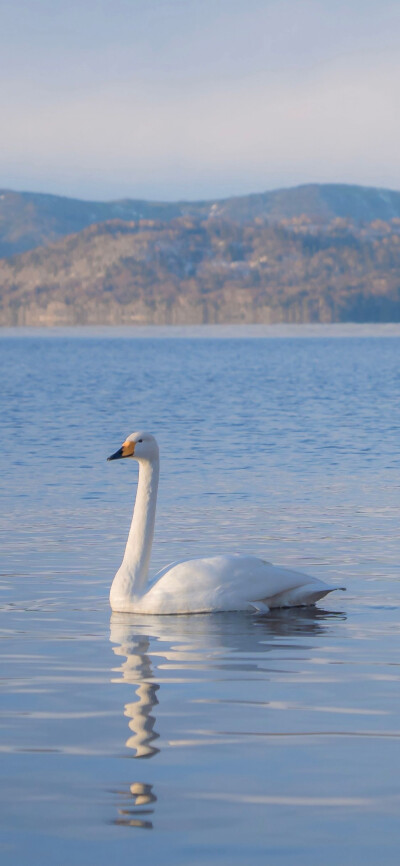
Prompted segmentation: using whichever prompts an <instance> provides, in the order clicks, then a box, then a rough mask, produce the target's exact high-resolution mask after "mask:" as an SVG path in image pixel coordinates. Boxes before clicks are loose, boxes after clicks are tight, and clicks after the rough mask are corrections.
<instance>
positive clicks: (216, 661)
mask: <svg viewBox="0 0 400 866" xmlns="http://www.w3.org/2000/svg"><path fill="white" fill-rule="evenodd" d="M345 618H346V617H345V615H344V614H343V613H337V612H334V611H325V610H322V609H321V608H313V607H309V608H289V609H282V610H275V611H271V612H270V613H269V614H267V615H266V616H256V615H252V614H246V613H244V614H243V613H222V614H198V615H191V616H166V617H154V616H141V615H140V614H121V613H113V614H112V616H111V622H110V626H111V631H110V641H111V643H113V644H115V646H114V647H113V652H114V653H115V655H116V656H120V657H122V658H124V659H125V661H123V662H122V664H121V666H120V667H118V668H114V672H115V674H118V676H114V677H113V678H112V682H115V683H121V682H123V683H131V684H132V685H133V686H135V687H136V688H135V694H136V700H134V701H132V702H130V703H128V704H125V707H124V715H125V716H126V717H127V718H128V719H129V722H128V726H129V728H130V731H131V734H130V736H129V737H128V739H127V740H126V742H125V745H126V747H127V748H128V749H129V750H131V757H133V758H140V759H141V758H152V757H154V756H155V755H157V753H158V752H159V751H160V749H159V748H158V747H157V746H156V745H155V744H156V742H157V740H158V739H159V737H160V734H159V733H158V732H157V731H156V715H155V708H156V707H157V705H158V697H157V692H158V690H159V689H160V683H158V682H156V681H155V680H154V671H153V665H154V667H155V669H156V670H157V669H158V666H159V667H160V668H161V667H162V668H163V670H162V671H161V670H160V674H161V678H162V677H163V676H164V677H165V676H166V673H165V672H166V670H168V664H171V665H173V668H174V678H175V681H176V678H177V676H179V670H180V669H181V670H182V672H183V676H184V679H185V680H186V677H187V674H188V670H190V669H192V670H193V671H196V670H197V671H199V670H205V671H212V670H214V671H215V670H218V669H223V670H224V671H225V672H226V671H229V670H232V671H240V670H242V671H244V670H245V671H246V672H249V673H250V672H252V671H253V672H256V671H259V672H260V671H266V672H268V653H269V652H270V651H271V650H276V649H278V648H279V649H280V650H282V657H281V660H280V661H281V662H282V661H284V654H285V650H286V649H288V650H290V652H291V653H292V652H293V650H296V648H297V649H299V650H301V651H304V649H307V647H306V645H305V644H304V638H307V637H308V636H309V637H315V636H318V635H321V636H322V635H324V633H325V632H326V630H327V628H328V625H329V624H330V623H331V622H332V619H340V620H343V619H345ZM296 637H298V638H299V644H298V646H296V643H293V638H296ZM285 638H287V639H288V638H290V639H291V640H290V643H288V644H287V647H285V644H282V643H279V644H277V639H285ZM241 654H243V655H244V658H243V659H241V658H240V655H241ZM150 656H151V657H152V659H153V662H152V660H151V658H150ZM252 656H253V657H252ZM275 665H276V658H275V662H274V668H273V670H275V671H276V667H275ZM165 746H166V747H168V742H166V743H164V747H165ZM115 793H117V794H118V796H119V797H121V799H122V800H123V802H121V803H120V805H119V807H118V818H116V819H115V820H114V823H115V824H118V825H123V826H129V827H141V828H143V829H152V827H153V824H152V822H151V820H149V817H148V816H150V815H151V814H153V812H154V809H153V808H149V807H152V806H153V804H154V803H155V802H156V801H157V796H156V794H155V793H154V791H153V786H152V785H151V784H149V783H145V782H138V781H135V782H132V783H130V784H128V785H127V786H126V787H125V788H124V789H123V790H118V791H116V792H115Z"/></svg>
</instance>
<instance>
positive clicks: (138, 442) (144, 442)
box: [107, 433, 158, 461]
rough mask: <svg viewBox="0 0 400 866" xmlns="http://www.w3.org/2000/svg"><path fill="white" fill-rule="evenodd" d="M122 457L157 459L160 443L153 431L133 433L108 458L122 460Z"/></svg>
mask: <svg viewBox="0 0 400 866" xmlns="http://www.w3.org/2000/svg"><path fill="white" fill-rule="evenodd" d="M122 457H132V458H133V460H150V461H152V460H155V459H156V458H157V457H158V445H157V442H156V440H155V438H154V436H152V435H151V433H131V435H130V436H128V438H127V439H125V442H124V443H123V445H121V448H118V451H116V452H115V454H111V456H110V457H108V458H107V459H108V460H121V459H122Z"/></svg>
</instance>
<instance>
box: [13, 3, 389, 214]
mask: <svg viewBox="0 0 400 866" xmlns="http://www.w3.org/2000/svg"><path fill="white" fill-rule="evenodd" d="M0 10H1V15H0V69H1V76H2V85H3V86H2V88H1V93H0V112H1V126H2V132H1V139H0V141H1V144H0V186H3V187H8V188H15V189H27V190H37V191H47V192H54V193H60V194H64V195H72V196H79V197H84V198H95V199H105V198H119V197H124V196H130V197H143V198H159V199H175V198H212V197H222V196H228V195H232V194H242V193H246V192H251V191H262V190H265V189H272V188H276V187H279V186H291V185H293V184H298V183H306V182H309V181H324V182H339V181H343V182H347V183H360V184H365V185H377V186H387V187H391V188H394V189H399V188H400V158H399V140H400V106H399V95H398V94H399V81H400V3H399V2H398V0H396V2H393V0H380V2H379V3H378V2H377V0H373V2H372V0H347V2H344V0H80V2H77V0H69V2H68V3H67V2H65V0H63V2H60V0H13V2H12V3H11V2H10V0H8V2H7V5H6V3H5V0H1V5H0Z"/></svg>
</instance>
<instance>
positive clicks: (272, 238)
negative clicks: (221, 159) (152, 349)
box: [0, 187, 400, 325]
mask: <svg viewBox="0 0 400 866" xmlns="http://www.w3.org/2000/svg"><path fill="white" fill-rule="evenodd" d="M342 189H344V188H342ZM350 189H351V190H354V189H355V188H350ZM304 190H307V193H305V192H304V195H307V196H308V195H311V193H310V187H307V188H305V187H304V188H303V191H304ZM292 192H293V194H294V197H293V198H292V199H291V201H292V203H293V201H294V199H295V198H296V194H297V193H296V191H292ZM322 193H323V194H322ZM276 195H277V194H276ZM344 195H345V194H344ZM346 195H347V193H346ZM369 195H371V196H372V193H371V192H369V193H368V196H369ZM391 195H392V196H393V198H392V199H391V198H389V199H385V198H383V199H382V210H384V211H385V213H386V212H387V211H388V210H389V213H390V214H391V215H392V213H393V209H394V204H395V196H396V195H398V194H394V193H393V194H391ZM313 196H315V197H316V199H317V203H318V206H320V207H321V208H322V203H324V207H325V209H326V210H325V216H324V217H323V218H322V217H321V218H320V219H317V217H316V210H315V211H314V215H313V218H312V219H311V218H310V217H307V216H302V217H297V216H295V217H291V218H289V217H285V219H284V220H281V222H275V219H276V217H275V216H274V218H273V220H271V221H269V220H268V219H260V217H259V216H258V219H257V218H256V219H255V220H253V221H252V222H242V220H241V219H239V217H238V216H236V219H234V217H233V216H232V215H231V216H230V218H229V219H228V218H227V215H226V212H224V213H223V218H221V216H216V215H214V211H215V209H214V211H213V216H212V218H208V219H206V218H205V217H204V216H203V217H199V216H196V217H194V218H193V217H192V216H180V217H178V218H171V217H170V218H169V219H168V220H167V219H165V214H164V215H163V216H164V218H163V219H162V220H155V219H152V220H144V219H142V220H134V221H133V220H132V221H125V220H122V219H114V220H111V221H106V222H101V223H98V224H96V225H91V226H89V227H87V228H85V229H83V230H82V231H80V232H78V233H75V234H71V235H69V236H68V237H65V238H63V239H61V240H59V241H57V242H56V243H52V244H50V245H49V246H47V247H40V248H38V249H35V250H33V251H30V252H25V253H22V254H19V255H15V256H13V257H11V258H4V259H2V260H0V301H1V306H0V324H2V325H15V324H17V325H40V324H43V325H55V324H69V325H73V324H120V323H136V324H144V323H154V324H168V323H171V324H189V323H201V322H221V323H222V322H246V323H249V322H279V321H284V322H331V321H359V322H360V321H361V322H362V321H400V219H399V217H396V216H395V217H394V218H392V216H391V218H390V220H385V221H383V220H377V219H375V220H374V221H373V222H371V223H364V222H363V223H360V224H356V223H355V222H352V221H350V220H348V219H342V218H334V219H330V220H328V218H327V216H326V213H327V211H328V208H329V207H330V208H331V209H333V208H334V207H335V208H336V209H339V208H340V206H343V205H340V202H341V201H343V200H342V199H341V193H339V192H338V190H337V188H336V194H335V195H334V194H333V190H332V189H329V190H328V192H326V188H324V190H323V191H322V192H321V190H320V188H317V189H316V190H315V189H314V192H313ZM324 196H325V197H324ZM330 196H331V197H330ZM335 196H336V197H335ZM368 196H366V198H363V197H362V196H361V199H362V206H361V205H360V206H358V205H357V197H356V196H355V194H354V197H353V193H351V194H349V196H348V198H347V199H346V201H347V202H349V201H352V202H353V205H354V212H356V211H357V213H358V214H360V213H361V212H362V213H363V214H365V213H366V212H367V208H368V207H372V204H371V201H373V203H374V206H375V204H376V203H377V202H379V201H380V199H379V195H378V193H377V192H376V191H375V197H374V196H372V198H371V199H370V198H368ZM256 198H257V199H260V198H262V197H256ZM247 199H248V201H249V200H250V199H252V197H247ZM233 201H234V200H232V199H230V200H229V202H230V204H229V206H230V207H231V206H232V207H233V204H232V202H233ZM238 201H239V202H241V205H243V200H242V199H241V200H238ZM302 201H303V202H304V199H302ZM257 206H258V204H257ZM293 206H294V205H293ZM299 206H300V205H299ZM249 207H250V205H249ZM279 207H282V205H281V204H280V205H279ZM286 207H288V205H287V204H286ZM315 208H317V205H315ZM252 212H254V210H253V211H252ZM271 212H273V213H274V214H276V213H277V212H278V204H277V201H275V204H274V208H273V210H272V211H271ZM271 212H270V213H271ZM242 213H243V211H242ZM286 213H287V211H286ZM360 219H361V218H360Z"/></svg>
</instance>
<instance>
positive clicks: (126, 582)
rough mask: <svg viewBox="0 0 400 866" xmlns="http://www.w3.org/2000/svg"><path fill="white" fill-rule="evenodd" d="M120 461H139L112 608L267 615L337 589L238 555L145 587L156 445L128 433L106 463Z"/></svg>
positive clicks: (201, 562) (193, 564)
mask: <svg viewBox="0 0 400 866" xmlns="http://www.w3.org/2000/svg"><path fill="white" fill-rule="evenodd" d="M122 457H131V458H133V459H135V460H138V462H139V482H138V489H137V494H136V501H135V508H134V512H133V517H132V524H131V528H130V531H129V536H128V541H127V545H126V549H125V554H124V558H123V561H122V564H121V567H120V568H119V570H118V571H117V574H116V575H115V578H114V580H113V583H112V586H111V592H110V604H111V607H112V609H113V610H115V611H119V612H121V613H122V612H125V613H143V614H174V613H175V614H176V613H207V612H212V611H224V610H225V611H228V610H230V611H233V610H260V611H268V610H269V609H270V608H272V607H296V606H299V605H308V604H315V602H316V601H318V599H320V598H323V596H324V595H327V593H328V592H332V591H333V590H334V589H338V588H339V587H330V586H327V584H326V583H323V582H322V581H321V580H318V579H317V578H314V577H309V576H308V575H306V574H302V573H301V572H299V571H291V570H289V569H285V568H278V567H276V566H274V565H272V564H271V563H270V562H266V561H264V560H263V559H258V558H257V557H256V556H246V555H242V554H240V553H234V554H225V555H221V556H212V557H209V558H206V559H187V560H182V561H179V562H174V563H171V564H170V565H168V566H167V567H166V568H164V569H162V571H160V572H158V574H156V575H155V577H154V578H153V579H152V580H151V581H150V583H147V577H148V570H149V564H150V555H151V546H152V542H153V534H154V522H155V513H156V502H157V489H158V477H159V454H158V445H157V442H156V440H155V439H154V437H153V436H151V435H150V434H149V433H133V434H132V435H131V436H129V437H128V439H127V440H126V442H124V444H123V445H122V447H121V448H120V449H119V451H116V453H115V454H113V455H112V456H111V457H109V458H108V459H109V460H117V459H119V458H122ZM340 588H342V587H340Z"/></svg>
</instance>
